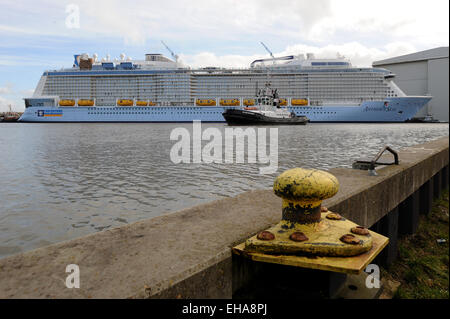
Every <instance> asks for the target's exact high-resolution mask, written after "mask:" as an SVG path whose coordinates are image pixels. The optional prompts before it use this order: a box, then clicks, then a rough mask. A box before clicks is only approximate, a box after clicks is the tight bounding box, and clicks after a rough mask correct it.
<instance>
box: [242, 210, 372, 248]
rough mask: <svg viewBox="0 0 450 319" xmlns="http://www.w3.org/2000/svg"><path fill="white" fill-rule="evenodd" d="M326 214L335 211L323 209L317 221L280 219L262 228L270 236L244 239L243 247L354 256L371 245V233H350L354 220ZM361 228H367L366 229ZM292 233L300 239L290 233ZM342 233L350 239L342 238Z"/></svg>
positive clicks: (353, 226) (354, 226) (355, 225)
mask: <svg viewBox="0 0 450 319" xmlns="http://www.w3.org/2000/svg"><path fill="white" fill-rule="evenodd" d="M329 215H330V216H331V215H334V216H336V215H338V214H335V213H333V212H330V211H328V212H326V213H322V216H321V219H320V221H319V222H317V223H310V224H301V223H292V222H289V221H286V220H282V221H281V222H279V223H278V224H277V225H275V226H273V227H271V228H269V229H267V230H266V231H264V232H263V233H270V234H269V237H271V238H269V239H264V238H259V235H257V236H253V237H251V238H249V239H247V241H246V242H245V250H246V251H249V252H250V251H252V252H262V253H267V254H283V255H313V256H333V257H343V256H356V255H359V254H362V253H364V252H366V251H369V250H370V249H371V247H372V236H371V233H366V234H364V235H363V234H356V233H352V229H354V228H357V226H358V225H357V224H355V223H353V222H352V221H350V220H348V219H346V218H344V217H340V219H328V218H327V216H329ZM362 231H365V232H367V229H362ZM266 235H267V234H266ZM295 235H297V237H299V239H300V240H294V239H295V238H294V239H293V238H292V237H291V236H295ZM343 237H346V239H347V240H350V242H347V241H345V240H344V241H343V240H342V238H343Z"/></svg>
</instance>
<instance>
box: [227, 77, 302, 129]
mask: <svg viewBox="0 0 450 319" xmlns="http://www.w3.org/2000/svg"><path fill="white" fill-rule="evenodd" d="M256 102H257V103H256V106H254V107H246V108H244V109H226V110H225V112H224V113H222V115H223V117H224V119H225V121H226V122H227V123H228V125H286V124H288V125H305V124H306V123H307V122H308V121H309V119H308V118H307V117H306V116H297V115H296V114H295V113H294V112H290V111H289V110H288V109H287V108H285V107H284V108H283V107H281V106H280V98H279V96H278V92H277V89H275V90H273V89H272V88H271V87H270V83H267V84H266V87H265V88H264V89H260V90H259V91H258V92H257V94H256Z"/></svg>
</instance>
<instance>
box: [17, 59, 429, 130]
mask: <svg viewBox="0 0 450 319" xmlns="http://www.w3.org/2000/svg"><path fill="white" fill-rule="evenodd" d="M172 57H173V59H170V58H168V57H165V56H163V55H162V54H146V55H145V59H143V60H139V61H134V60H132V59H131V58H129V57H126V56H125V54H121V55H120V58H118V59H113V60H112V59H111V58H110V57H109V56H106V57H104V58H102V59H99V58H98V55H97V54H93V55H92V57H91V56H89V55H88V54H86V53H84V54H76V55H74V63H73V66H72V67H70V68H63V69H60V70H49V71H45V72H44V73H43V74H42V76H41V78H40V80H39V82H38V84H37V87H36V89H35V92H34V94H33V96H32V97H27V98H24V100H25V112H24V113H23V115H22V116H21V117H20V119H19V121H22V122H191V121H193V120H201V121H204V122H224V121H225V120H224V118H223V116H222V113H224V111H225V110H226V109H228V108H252V107H255V105H257V104H258V101H257V100H256V99H255V96H256V95H257V93H258V90H260V89H262V88H263V87H264V86H265V85H266V84H267V83H270V85H271V87H273V88H277V91H278V94H279V96H280V101H281V105H283V106H285V107H287V108H288V109H289V110H290V111H292V112H295V113H296V114H297V115H298V116H306V117H308V119H309V120H310V122H405V121H408V120H410V119H411V118H413V117H414V115H415V114H416V113H417V111H419V110H420V109H421V108H422V107H424V106H425V105H426V104H427V103H428V101H430V100H431V97H430V96H406V95H405V93H404V92H402V90H401V89H400V88H399V87H398V86H397V85H396V84H395V83H394V78H395V75H394V74H393V73H391V72H390V71H388V70H386V69H382V68H367V67H366V68H361V67H355V66H352V64H351V62H350V61H349V60H347V59H345V58H343V57H338V58H333V59H319V58H316V57H315V56H314V55H313V54H311V53H308V54H306V56H305V55H304V54H299V55H289V56H283V57H273V56H272V57H271V58H266V59H258V60H255V61H253V62H252V63H251V64H250V65H249V67H247V68H219V67H204V68H190V67H187V66H185V65H183V64H182V63H180V62H179V61H178V57H177V56H176V55H174V54H173V53H172Z"/></svg>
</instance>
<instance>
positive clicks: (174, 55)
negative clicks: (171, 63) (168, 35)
mask: <svg viewBox="0 0 450 319" xmlns="http://www.w3.org/2000/svg"><path fill="white" fill-rule="evenodd" d="M161 43H162V44H163V45H164V46H165V47H166V49H167V51H169V52H170V54H171V55H172V57H173V58H174V59H175V62H178V55H176V54H175V53H173V51H172V50H170V48H169V47H168V46H167V45H166V44H165V43H164V41H162V40H161Z"/></svg>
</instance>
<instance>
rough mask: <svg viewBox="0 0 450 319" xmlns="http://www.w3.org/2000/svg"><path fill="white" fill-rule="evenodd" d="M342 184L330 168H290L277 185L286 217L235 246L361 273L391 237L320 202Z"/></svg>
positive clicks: (263, 256)
mask: <svg viewBox="0 0 450 319" xmlns="http://www.w3.org/2000/svg"><path fill="white" fill-rule="evenodd" d="M338 189H339V182H338V180H337V178H336V177H334V176H333V175H331V174H330V173H327V172H324V171H320V170H316V169H303V168H294V169H290V170H288V171H285V172H284V173H282V174H281V175H280V176H278V177H277V179H276V180H275V183H274V186H273V190H274V192H275V194H276V195H277V196H279V197H281V198H282V199H283V202H282V220H281V222H279V223H278V224H277V225H275V226H274V227H271V228H269V229H267V230H265V231H262V232H260V233H258V234H257V235H256V236H253V237H251V238H249V239H248V240H247V241H246V242H245V244H241V245H239V246H237V247H235V248H234V250H233V251H234V252H235V253H237V254H240V255H244V256H247V257H250V258H252V259H254V260H258V261H265V262H271V263H279V264H287V265H294V266H300V267H306V268H316V269H323V270H332V271H340V272H347V273H359V272H360V271H361V270H362V269H364V268H365V266H367V264H368V263H369V262H370V261H371V260H373V258H375V256H376V255H377V254H378V253H379V252H380V251H381V250H382V249H383V248H384V247H385V246H386V245H387V243H388V239H387V238H386V237H384V236H381V235H379V234H376V233H374V232H372V231H370V230H368V229H367V228H365V227H362V226H359V225H357V224H355V223H353V222H351V221H350V220H348V219H346V218H344V217H342V216H341V215H340V214H338V213H333V212H331V211H328V210H327V209H326V208H325V207H321V204H322V201H323V200H324V199H327V198H330V197H333V196H334V195H335V194H336V193H337V191H338ZM351 256H355V257H351ZM311 257H313V258H311ZM343 257H345V258H343Z"/></svg>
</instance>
